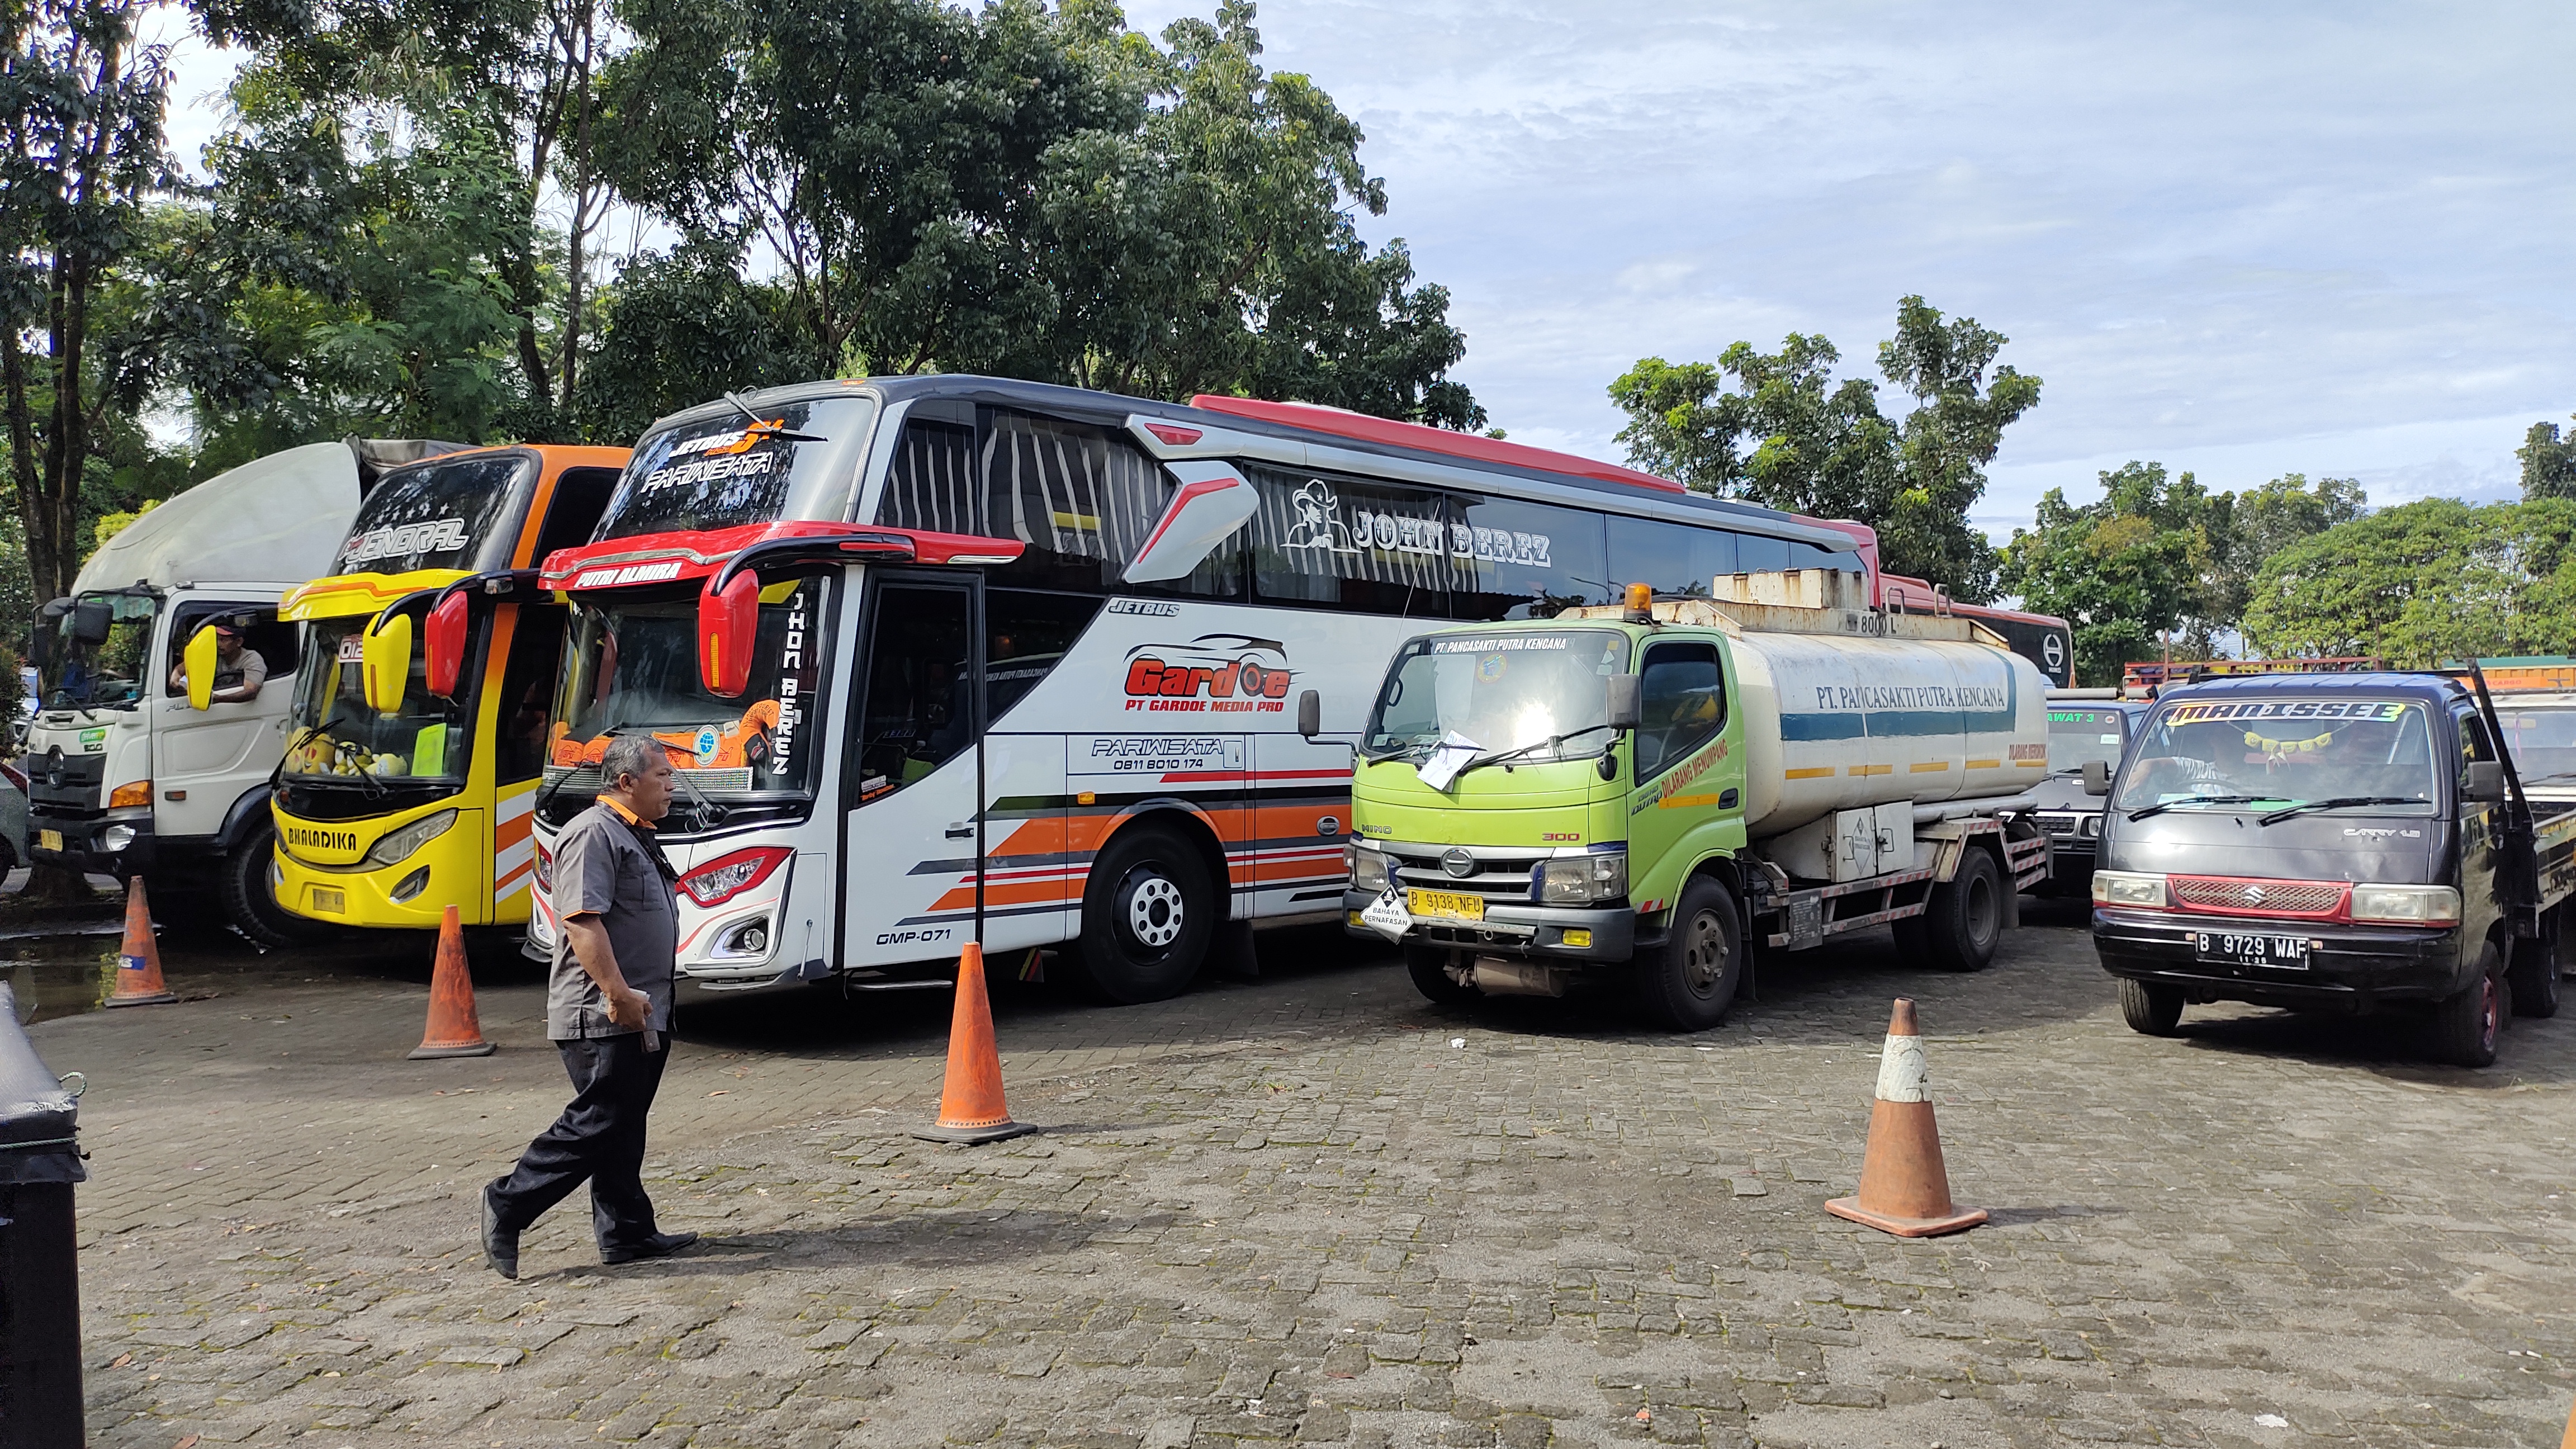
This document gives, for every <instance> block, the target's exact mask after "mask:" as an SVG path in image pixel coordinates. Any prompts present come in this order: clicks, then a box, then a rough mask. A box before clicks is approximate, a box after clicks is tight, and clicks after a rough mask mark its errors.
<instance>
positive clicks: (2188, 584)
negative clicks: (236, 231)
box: [2001, 462, 2226, 684]
mask: <svg viewBox="0 0 2576 1449" xmlns="http://www.w3.org/2000/svg"><path fill="white" fill-rule="evenodd" d="M2101 479H2102V498H2101V500H2100V501H2099V502H2095V503H2088V504H2083V505H2080V506H2079V505H2075V504H2070V503H2068V502H2067V501H2066V492H2065V490H2064V489H2062V488H2051V489H2050V490H2048V492H2047V494H2046V495H2045V496H2043V497H2042V498H2041V499H2040V501H2039V515H2038V519H2037V526H2036V527H2035V528H2032V529H2018V528H2017V529H2014V530H2013V536H2012V541H2011V542H2010V543H2008V544H2006V545H2005V546H2004V549H2003V566H2002V573H2001V577H2002V584H2003V587H2004V589H2005V591H2006V592H2008V593H2017V594H2019V595H2020V596H2021V599H2022V605H2023V607H2025V608H2028V609H2033V610H2037V611H2039V612H2041V613H2046V614H2055V615H2057V616H2059V617H2061V618H2063V619H2065V620H2066V622H2067V623H2068V625H2069V626H2071V628H2072V629H2073V632H2074V635H2075V677H2076V678H2077V679H2080V680H2084V681H2086V682H2088V683H2097V684H2098V683H2101V682H2103V681H2106V680H2116V679H2118V678H2119V676H2120V667H2121V665H2123V664H2124V663H2126V662H2128V661H2130V660H2132V659H2144V658H2149V657H2151V656H2152V655H2153V654H2154V652H2155V644H2156V638H2157V636H2158V635H2159V634H2169V633H2173V632H2177V631H2179V630H2181V629H2182V627H2183V625H2184V622H2185V620H2186V619H2189V618H2191V617H2193V616H2194V615H2195V614H2196V613H2199V612H2200V611H2201V610H2202V609H2203V608H2204V607H2205V603H2204V593H2203V590H2204V580H2205V578H2206V577H2207V575H2208V573H2209V570H2210V566H2211V563H2212V561H2213V559H2214V558H2215V556H2216V554H2217V552H2218V548H2217V545H2216V543H2215V541H2214V540H2213V537H2212V531H2211V524H2212V521H2213V516H2214V515H2217V516H2223V510H2217V509H2213V507H2212V503H2213V500H2212V499H2210V497H2209V496H2208V494H2207V493H2206V492H2205V491H2203V490H2202V488H2201V486H2200V484H2199V482H2198V480H2196V479H2195V478H2193V477H2192V475H2191V474H2189V473H2185V474H2183V475H2182V477H2181V478H2180V479H2177V480H2169V479H2168V478H2167V477H2166V474H2165V468H2164V465H2163V464H2161V463H2135V462H2133V463H2127V464H2124V465H2122V466H2121V467H2119V468H2117V469H2113V470H2111V471H2108V472H2105V473H2103V474H2102V475H2101ZM2225 496H2226V495H2221V498H2224V497H2225Z"/></svg>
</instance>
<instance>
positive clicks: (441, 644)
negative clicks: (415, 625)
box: [421, 591, 473, 699]
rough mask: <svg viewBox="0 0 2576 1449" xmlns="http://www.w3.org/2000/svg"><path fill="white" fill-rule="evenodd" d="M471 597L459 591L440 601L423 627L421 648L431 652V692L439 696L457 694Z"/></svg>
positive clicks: (429, 663)
mask: <svg viewBox="0 0 2576 1449" xmlns="http://www.w3.org/2000/svg"><path fill="white" fill-rule="evenodd" d="M472 607H473V605H472V602H471V600H469V599H468V598H467V597H466V595H465V594H464V593H463V592H462V591H459V592H457V593H453V594H449V595H448V596H447V597H446V598H444V599H441V600H439V601H438V607H437V608H435V609H432V610H430V611H429V618H428V620H427V623H426V627H424V628H423V629H422V630H421V649H422V652H423V653H425V654H427V655H428V656H429V658H428V665H429V668H428V674H429V677H428V679H427V680H425V681H423V682H424V683H426V684H427V685H428V686H429V692H430V693H432V694H434V695H437V696H438V697H439V698H440V699H454V698H455V697H456V681H457V678H458V677H459V676H460V675H462V674H464V672H465V638H466V624H467V621H468V614H467V611H468V610H469V609H471V608H472Z"/></svg>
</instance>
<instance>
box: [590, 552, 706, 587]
mask: <svg viewBox="0 0 2576 1449" xmlns="http://www.w3.org/2000/svg"><path fill="white" fill-rule="evenodd" d="M679 576H680V561H679V560H678V559H666V560H664V561H663V562H661V563H641V564H628V565H626V566H625V567H624V568H614V569H586V570H584V571H583V572H582V574H581V575H580V577H578V578H575V579H574V580H573V581H572V586H573V587H574V588H576V589H605V588H613V587H615V586H616V585H619V584H658V583H661V582H663V581H664V580H666V579H676V578H678V577H679Z"/></svg>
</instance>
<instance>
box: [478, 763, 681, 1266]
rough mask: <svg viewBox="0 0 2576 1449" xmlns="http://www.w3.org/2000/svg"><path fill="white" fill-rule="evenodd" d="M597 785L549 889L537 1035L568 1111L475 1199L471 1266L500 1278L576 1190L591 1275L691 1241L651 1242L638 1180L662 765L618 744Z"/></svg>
mask: <svg viewBox="0 0 2576 1449" xmlns="http://www.w3.org/2000/svg"><path fill="white" fill-rule="evenodd" d="M599 775H600V791H599V800H598V803H596V804H594V805H592V806H591V807H590V808H589V809H588V810H585V811H583V812H581V813H580V814H579V815H576V816H574V817H573V819H572V823H571V824H569V825H566V826H565V827H564V830H563V834H562V836H561V837H560V838H559V839H557V841H556V842H555V850H554V869H553V872H552V875H551V877H550V879H551V881H552V887H551V890H552V895H553V900H554V905H555V915H556V918H557V919H558V920H560V921H561V922H562V923H563V930H562V932H561V934H560V935H558V936H557V937H556V940H555V956H554V967H553V971H552V973H551V974H550V975H549V977H548V979H547V983H546V1035H547V1036H549V1037H551V1038H553V1040H554V1044H555V1048H556V1049H557V1050H558V1051H560V1052H562V1053H563V1060H564V1071H565V1072H566V1073H567V1074H569V1075H570V1076H571V1077H572V1086H573V1093H574V1095H573V1099H572V1104H571V1105H570V1106H567V1107H565V1108H564V1110H563V1115H562V1116H561V1117H558V1118H556V1119H555V1124H554V1125H553V1126H552V1127H549V1128H547V1129H546V1130H545V1131H544V1132H543V1133H541V1134H539V1135H538V1137H537V1139H536V1140H535V1141H534V1142H531V1143H529V1144H528V1150H527V1151H526V1152H524V1153H522V1154H520V1157H519V1165H518V1166H517V1167H516V1168H515V1169H513V1170H512V1171H511V1173H510V1175H509V1176H507V1177H503V1178H496V1179H494V1180H493V1182H492V1183H491V1184H490V1185H489V1186H487V1187H485V1188H484V1189H483V1254H484V1257H485V1258H486V1259H488V1260H489V1261H490V1262H491V1264H492V1268H493V1271H495V1272H497V1273H499V1274H500V1275H501V1276H502V1277H504V1278H516V1277H518V1276H519V1234H520V1233H521V1232H523V1231H525V1230H526V1228H527V1226H528V1224H530V1223H532V1222H535V1221H536V1220H537V1218H538V1216H539V1215H541V1214H543V1213H544V1212H545V1210H546V1209H548V1208H550V1207H553V1206H554V1205H555V1204H556V1203H559V1202H561V1201H563V1200H564V1198H565V1197H567V1196H568V1195H570V1194H571V1192H572V1190H573V1189H574V1188H577V1187H579V1186H581V1184H582V1183H583V1181H584V1180H587V1181H588V1182H589V1183H590V1215H591V1222H592V1226H593V1227H594V1229H595V1230H596V1231H597V1233H598V1236H599V1258H600V1261H601V1262H603V1263H631V1262H634V1261H635V1260H637V1259H639V1258H667V1257H669V1256H671V1255H672V1254H674V1253H677V1252H679V1251H680V1250H681V1249H683V1248H685V1247H687V1246H689V1245H690V1244H691V1243H694V1242H696V1241H697V1240H698V1235H697V1234H695V1233H665V1232H662V1231H659V1230H658V1229H657V1228H655V1226H654V1223H653V1201H652V1199H651V1198H648V1197H646V1196H645V1195H644V1179H643V1169H644V1119H645V1116H646V1114H647V1113H649V1112H650V1111H651V1110H652V1107H653V1094H654V1092H655V1091H657V1090H658V1089H659V1088H660V1087H661V1085H662V1065H663V1063H664V1062H665V1061H667V1060H668V1059H669V1057H670V1052H669V1049H668V1047H667V1046H666V1045H665V1041H664V1038H665V1035H666V1034H667V1033H668V1032H669V1031H670V1030H671V988H672V975H673V973H674V970H675V967H676V962H677V959H678V955H679V947H680V915H679V909H678V907H677V905H676V904H675V902H674V900H673V898H672V891H673V888H674V882H675V876H674V874H673V872H672V869H671V863H670V862H669V861H668V860H666V859H664V858H663V856H662V847H661V846H660V845H659V844H657V843H655V841H654V838H653V824H654V822H655V821H657V820H660V819H661V818H662V817H663V816H664V815H665V814H667V813H668V812H669V811H670V808H671V783H672V777H671V761H670V757H669V756H667V755H666V754H664V753H663V751H662V747H661V746H660V745H658V744H656V743H654V742H653V741H652V740H651V739H650V738H648V737H646V736H643V735H627V736H622V737H620V738H618V739H616V740H614V741H612V742H610V744H609V746H608V752H607V756H606V758H604V759H602V760H601V761H600V764H599Z"/></svg>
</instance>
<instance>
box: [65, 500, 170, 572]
mask: <svg viewBox="0 0 2576 1449" xmlns="http://www.w3.org/2000/svg"><path fill="white" fill-rule="evenodd" d="M160 506H161V500H159V499H157V498H147V499H145V500H143V506H141V507H139V508H136V509H133V510H132V511H130V512H129V511H127V510H125V509H121V508H120V509H118V510H117V511H116V512H114V513H103V514H100V515H99V517H98V520H97V521H96V522H94V523H92V524H91V525H90V536H91V542H90V548H89V552H90V553H95V552H97V551H98V550H100V549H102V548H105V547H107V541H108V540H109V539H111V538H114V537H116V536H117V535H118V534H120V533H123V532H124V531H125V527H126V525H127V524H130V523H132V522H133V521H134V520H136V519H138V518H141V517H142V516H143V515H145V514H147V513H150V512H151V511H152V510H153V509H155V508H158V507H160ZM82 558H83V560H84V561H86V560H87V558H88V554H83V555H82Z"/></svg>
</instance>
